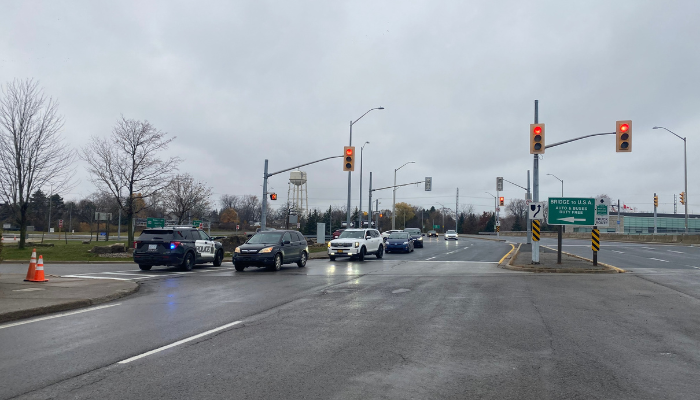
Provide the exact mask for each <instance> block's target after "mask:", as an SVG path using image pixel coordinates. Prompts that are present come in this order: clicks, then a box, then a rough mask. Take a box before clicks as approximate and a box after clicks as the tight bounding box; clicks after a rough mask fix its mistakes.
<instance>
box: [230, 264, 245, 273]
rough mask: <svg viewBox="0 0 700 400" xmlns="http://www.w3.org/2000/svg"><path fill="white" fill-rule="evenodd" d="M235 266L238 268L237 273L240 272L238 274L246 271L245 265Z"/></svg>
mask: <svg viewBox="0 0 700 400" xmlns="http://www.w3.org/2000/svg"><path fill="white" fill-rule="evenodd" d="M233 266H234V267H235V268H236V271H238V272H243V271H244V270H245V265H243V264H234V265H233Z"/></svg>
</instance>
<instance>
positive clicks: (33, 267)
mask: <svg viewBox="0 0 700 400" xmlns="http://www.w3.org/2000/svg"><path fill="white" fill-rule="evenodd" d="M35 271H36V249H32V258H31V259H30V260H29V269H27V277H26V278H24V280H25V281H27V282H31V281H32V279H34V275H35Z"/></svg>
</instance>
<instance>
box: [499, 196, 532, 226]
mask: <svg viewBox="0 0 700 400" xmlns="http://www.w3.org/2000/svg"><path fill="white" fill-rule="evenodd" d="M506 211H508V214H510V215H512V216H513V217H514V219H513V224H512V225H513V228H512V230H517V231H522V230H525V229H526V228H527V202H526V201H525V200H523V199H513V200H511V201H510V203H508V205H507V206H506ZM501 229H504V228H501ZM504 230H505V229H504Z"/></svg>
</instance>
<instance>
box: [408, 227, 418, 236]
mask: <svg viewBox="0 0 700 400" xmlns="http://www.w3.org/2000/svg"><path fill="white" fill-rule="evenodd" d="M404 232H408V233H410V234H411V235H420V229H418V228H413V229H411V228H407V229H404Z"/></svg>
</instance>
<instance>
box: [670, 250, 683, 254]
mask: <svg viewBox="0 0 700 400" xmlns="http://www.w3.org/2000/svg"><path fill="white" fill-rule="evenodd" d="M668 251H670V252H671V253H677V254H685V253H683V252H682V251H675V250H668Z"/></svg>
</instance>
